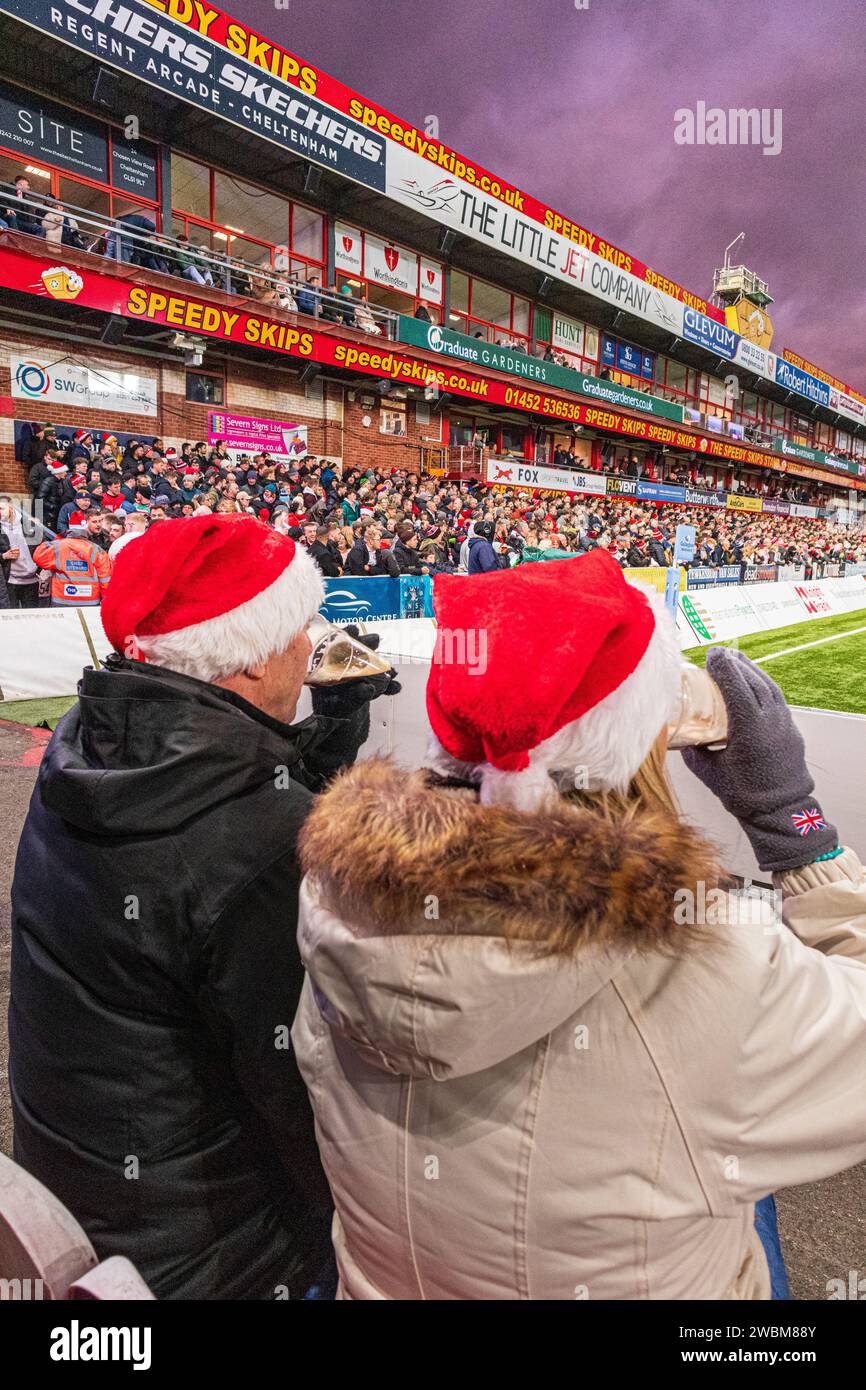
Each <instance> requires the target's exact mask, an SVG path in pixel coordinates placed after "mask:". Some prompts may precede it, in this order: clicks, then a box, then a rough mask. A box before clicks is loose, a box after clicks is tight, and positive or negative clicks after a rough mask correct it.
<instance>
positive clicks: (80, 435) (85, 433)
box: [72, 430, 90, 444]
mask: <svg viewBox="0 0 866 1390" xmlns="http://www.w3.org/2000/svg"><path fill="white" fill-rule="evenodd" d="M72 437H73V439H74V440H75V442H76V444H80V443H81V441H82V440H83V439H89V438H90V430H76V431H75V434H74V435H73V436H72Z"/></svg>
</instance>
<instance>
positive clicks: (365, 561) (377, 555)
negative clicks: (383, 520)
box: [343, 525, 400, 579]
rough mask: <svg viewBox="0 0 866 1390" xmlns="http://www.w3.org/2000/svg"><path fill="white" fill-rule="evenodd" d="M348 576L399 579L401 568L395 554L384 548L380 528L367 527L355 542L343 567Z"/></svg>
mask: <svg viewBox="0 0 866 1390" xmlns="http://www.w3.org/2000/svg"><path fill="white" fill-rule="evenodd" d="M343 573H344V574H346V575H351V576H357V577H360V576H361V575H374V576H376V577H378V578H380V579H399V577H400V566H399V565H398V564H397V561H396V560H395V559H394V555H393V552H392V551H390V550H385V549H383V547H382V532H381V531H380V530H379V527H378V526H371V525H367V526H365V527H364V528H363V530H362V531H361V532H360V534H359V535H358V537H357V539H356V540H355V541H354V543H353V545H352V548H351V550H350V551H349V553H348V555H347V556H346V563H345V566H344V567H343Z"/></svg>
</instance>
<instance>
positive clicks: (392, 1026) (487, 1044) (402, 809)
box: [299, 759, 717, 1078]
mask: <svg viewBox="0 0 866 1390" xmlns="http://www.w3.org/2000/svg"><path fill="white" fill-rule="evenodd" d="M301 862H302V865H303V867H304V869H305V871H306V875H307V877H306V879H305V881H304V883H303V885H302V889H301V917H300V927H299V942H300V948H301V954H302V957H303V960H304V964H305V966H306V968H307V970H308V972H309V974H310V977H311V979H312V982H313V986H314V988H315V991H316V998H317V1002H318V1004H319V1008H320V1010H321V1012H322V1013H323V1015H324V1017H325V1018H326V1019H327V1020H328V1022H329V1023H330V1024H331V1026H332V1027H333V1028H335V1029H336V1030H337V1031H338V1032H340V1033H342V1034H343V1035H344V1036H345V1037H346V1038H347V1039H349V1040H350V1041H351V1042H352V1044H353V1046H354V1047H355V1048H356V1050H358V1051H360V1052H361V1053H362V1055H363V1056H365V1058H366V1059H367V1060H368V1061H372V1062H374V1063H375V1064H377V1065H379V1066H381V1067H383V1068H385V1069H386V1070H391V1071H398V1072H401V1073H403V1074H410V1075H433V1076H436V1077H440V1078H441V1077H445V1076H455V1075H465V1074H468V1073H471V1072H474V1071H478V1070H481V1069H482V1068H484V1067H487V1066H490V1065H493V1064H494V1063H496V1062H498V1061H500V1060H502V1059H503V1058H504V1057H507V1056H511V1055H514V1054H515V1053H516V1052H518V1051H520V1050H521V1049H522V1048H524V1047H526V1046H528V1045H529V1044H530V1043H532V1042H535V1041H536V1040H537V1039H538V1038H539V1037H542V1036H544V1034H546V1033H548V1032H550V1031H551V1030H552V1029H553V1028H555V1027H557V1026H558V1025H559V1024H560V1023H562V1022H564V1021H565V1020H566V1019H567V1018H568V1017H570V1016H571V1015H572V1014H573V1013H574V1012H575V1011H576V1010H577V1009H579V1008H580V1007H581V1005H582V1004H583V1003H585V1002H586V1001H587V1000H588V999H589V998H591V997H592V995H593V994H595V993H596V992H597V991H598V990H599V989H600V988H602V987H603V986H604V985H605V984H606V983H607V982H608V981H609V980H610V978H611V976H612V975H614V974H615V973H616V971H617V970H618V969H619V968H620V966H621V965H622V962H623V960H624V959H625V958H626V957H627V956H629V955H631V954H632V953H633V952H635V951H650V950H670V951H676V950H680V949H685V948H686V946H687V945H688V944H689V943H688V939H687V938H688V934H689V933H690V932H691V931H693V929H690V928H688V927H683V926H680V925H677V924H676V923H675V919H674V909H675V897H674V895H675V893H676V891H677V889H678V888H682V887H690V888H692V889H694V886H695V883H696V882H697V881H698V880H703V881H704V882H706V883H713V882H715V881H716V878H717V869H716V866H715V861H714V858H713V854H712V851H711V849H710V848H709V846H707V845H706V844H705V843H704V842H703V841H702V840H701V839H700V838H699V837H698V836H697V834H696V833H695V832H694V831H692V830H691V829H690V828H689V827H688V826H686V825H684V824H683V823H682V822H680V821H673V822H672V821H671V819H670V817H668V816H666V815H663V814H660V813H653V814H646V815H643V816H636V817H635V818H634V819H632V820H631V821H629V822H627V823H625V824H618V825H611V824H610V823H608V822H606V821H604V820H602V819H601V818H599V817H598V816H597V815H595V814H594V813H592V812H590V811H588V810H586V809H584V808H581V807H578V806H575V805H571V804H569V803H568V802H567V801H564V800H563V801H561V802H560V803H558V804H557V805H556V806H555V807H554V808H553V809H550V808H547V809H545V810H544V811H539V812H519V811H514V810H511V809H507V808H503V807H491V806H483V805H481V804H480V802H479V801H478V799H477V796H476V795H475V793H474V792H473V791H472V790H471V789H455V788H454V787H452V786H448V785H446V784H444V783H443V782H442V781H441V780H437V779H436V778H433V777H431V776H430V774H429V773H425V772H411V773H410V772H406V771H405V769H403V768H400V767H398V766H397V765H396V764H394V763H393V762H391V761H389V760H384V759H371V760H369V761H366V762H363V763H361V764H359V765H358V766H356V767H355V768H352V769H351V770H349V771H348V772H346V773H344V774H343V775H342V776H341V777H339V778H338V779H337V780H336V781H335V782H334V783H333V784H332V785H331V787H330V788H329V789H328V791H327V792H326V793H325V794H324V795H323V796H321V797H320V798H318V800H317V802H316V805H315V807H314V809H313V811H312V813H311V815H310V816H309V818H308V820H307V821H306V823H305V826H304V829H303V832H302V840H301ZM551 947H552V948H553V949H551Z"/></svg>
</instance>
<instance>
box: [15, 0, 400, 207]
mask: <svg viewBox="0 0 866 1390" xmlns="http://www.w3.org/2000/svg"><path fill="white" fill-rule="evenodd" d="M190 9H192V5H190ZM0 12H3V13H5V14H9V15H12V16H13V17H14V18H15V19H20V20H22V21H23V23H25V24H29V25H30V26H31V27H32V28H34V29H38V30H40V31H41V32H42V33H44V34H48V35H49V36H51V37H54V38H57V39H60V40H61V41H62V42H63V43H67V44H71V46H72V47H73V48H77V49H78V50H79V51H80V52H82V53H87V54H89V55H90V57H92V58H96V59H98V60H99V61H100V62H103V63H108V64H110V66H111V67H115V68H120V69H121V70H122V71H123V72H125V73H126V74H128V75H130V76H132V77H137V78H139V79H140V80H141V81H142V82H147V83H149V84H150V86H152V87H158V88H159V89H160V91H163V92H167V93H169V94H170V95H171V96H174V97H179V98H181V99H182V100H183V101H188V102H190V103H191V104H192V105H193V106H197V107H199V109H201V110H205V111H210V112H212V113H213V114H214V115H217V116H221V117H222V118H223V119H224V120H227V121H231V122H232V123H233V124H234V125H237V126H241V127H242V128H243V129H244V130H247V131H250V132H251V133H252V134H254V135H260V136H262V137H263V138H264V139H266V140H271V141H273V142H274V144H277V145H280V146H282V147H283V148H284V149H288V150H291V151H292V152H293V153H295V154H298V155H302V156H303V157H304V158H305V159H309V160H311V161H312V162H313V163H314V164H321V165H323V166H324V167H325V168H327V169H332V170H334V171H336V172H337V173H340V174H344V175H345V176H346V177H347V178H350V179H354V180H355V181H356V182H357V183H362V184H365V185H366V186H367V187H368V188H375V189H378V191H379V192H384V189H385V142H384V140H383V139H382V138H381V137H380V136H379V135H378V134H376V133H375V132H372V131H370V130H367V129H366V128H365V127H364V126H361V125H358V124H357V123H356V122H355V121H352V120H350V119H349V118H348V117H347V116H343V115H341V114H340V113H338V112H336V111H334V110H333V109H332V108H331V107H328V106H324V105H323V104H322V103H321V102H320V101H317V100H316V98H315V97H311V96H308V95H307V94H306V93H305V92H301V91H299V90H298V89H297V88H296V87H292V86H290V85H289V84H287V83H285V82H282V81H280V80H279V79H274V80H268V76H267V74H265V73H264V72H263V70H262V68H260V67H256V66H255V65H254V64H252V63H250V62H247V60H246V59H244V58H240V57H234V56H232V58H231V60H229V58H228V57H227V55H226V51H225V49H224V48H221V47H220V46H219V45H218V44H216V43H214V42H212V41H211V40H210V39H208V38H206V37H204V36H203V35H202V34H201V33H197V34H196V38H195V41H194V42H193V41H192V40H191V39H190V38H188V37H187V35H188V32H189V31H188V30H184V29H183V28H182V27H179V26H177V25H175V24H174V23H173V22H172V20H171V19H166V21H165V22H164V23H162V22H160V21H161V16H159V15H158V14H154V9H153V6H152V5H150V4H148V3H147V0H123V4H118V3H117V0H0ZM212 13H213V16H214V18H216V17H217V12H216V11H213V12H212Z"/></svg>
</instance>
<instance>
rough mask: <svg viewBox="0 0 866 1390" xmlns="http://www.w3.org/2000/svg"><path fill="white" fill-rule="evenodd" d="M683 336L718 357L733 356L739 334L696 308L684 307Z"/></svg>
mask: <svg viewBox="0 0 866 1390" xmlns="http://www.w3.org/2000/svg"><path fill="white" fill-rule="evenodd" d="M683 337H684V338H685V339H686V340H687V341H688V342H690V343H697V345H698V347H702V348H706V349H707V351H708V352H717V353H718V354H719V356H720V357H728V358H733V356H734V353H735V352H736V351H737V344H738V342H739V341H740V335H739V334H738V333H735V332H734V331H733V329H731V328H726V327H725V325H724V324H723V323H716V321H715V320H714V319H708V318H707V316H706V314H701V313H699V312H698V310H697V309H686V311H685V313H684V314H683Z"/></svg>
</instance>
